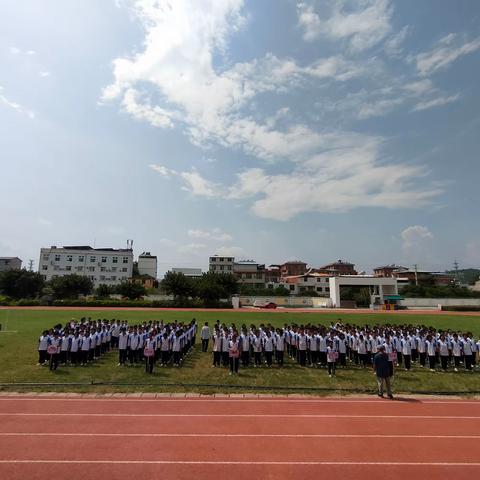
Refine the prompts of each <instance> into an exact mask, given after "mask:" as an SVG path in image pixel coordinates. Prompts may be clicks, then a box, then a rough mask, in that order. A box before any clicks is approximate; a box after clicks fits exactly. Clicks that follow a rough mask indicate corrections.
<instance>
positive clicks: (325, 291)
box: [268, 272, 331, 297]
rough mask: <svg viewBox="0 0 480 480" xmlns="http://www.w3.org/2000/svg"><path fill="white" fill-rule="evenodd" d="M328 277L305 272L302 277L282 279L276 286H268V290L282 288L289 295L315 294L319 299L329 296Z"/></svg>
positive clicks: (323, 274)
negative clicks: (285, 289)
mask: <svg viewBox="0 0 480 480" xmlns="http://www.w3.org/2000/svg"><path fill="white" fill-rule="evenodd" d="M330 276H331V275H328V274H326V273H315V272H314V273H311V272H307V273H305V274H304V275H291V276H288V277H283V278H282V279H281V280H280V282H279V283H278V284H271V283H269V284H268V288H275V287H278V286H282V287H285V288H287V289H288V290H290V294H291V295H305V296H308V294H309V293H312V292H315V294H316V295H318V296H319V297H329V296H330V283H329V281H330Z"/></svg>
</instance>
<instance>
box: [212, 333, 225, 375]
mask: <svg viewBox="0 0 480 480" xmlns="http://www.w3.org/2000/svg"><path fill="white" fill-rule="evenodd" d="M222 343H223V342H222V335H221V333H220V330H219V329H218V328H216V329H215V333H214V334H213V365H212V367H219V366H220V360H221V357H222Z"/></svg>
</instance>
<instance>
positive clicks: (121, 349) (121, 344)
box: [112, 327, 128, 367]
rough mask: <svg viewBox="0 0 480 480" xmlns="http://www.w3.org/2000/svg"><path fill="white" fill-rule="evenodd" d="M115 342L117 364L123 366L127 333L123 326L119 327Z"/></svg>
mask: <svg viewBox="0 0 480 480" xmlns="http://www.w3.org/2000/svg"><path fill="white" fill-rule="evenodd" d="M112 338H113V337H112ZM115 344H116V346H117V347H118V366H119V367H121V366H123V367H124V366H125V365H126V363H127V347H128V333H127V331H126V328H125V327H121V328H120V332H119V333H118V336H117V338H116V339H115Z"/></svg>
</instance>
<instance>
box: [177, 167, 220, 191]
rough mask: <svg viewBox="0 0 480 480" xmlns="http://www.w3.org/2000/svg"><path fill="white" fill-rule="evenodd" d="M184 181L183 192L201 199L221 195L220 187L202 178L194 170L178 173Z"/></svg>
mask: <svg viewBox="0 0 480 480" xmlns="http://www.w3.org/2000/svg"><path fill="white" fill-rule="evenodd" d="M179 175H180V177H182V179H183V180H184V181H185V185H184V186H183V187H182V188H183V190H185V191H187V192H190V193H192V194H193V195H198V196H201V197H209V198H212V197H218V196H219V195H221V193H222V190H223V189H222V186H221V185H219V184H216V183H214V182H211V181H209V180H207V179H205V178H203V177H202V176H201V175H200V174H199V173H198V172H197V171H196V170H192V171H190V172H180V174H179Z"/></svg>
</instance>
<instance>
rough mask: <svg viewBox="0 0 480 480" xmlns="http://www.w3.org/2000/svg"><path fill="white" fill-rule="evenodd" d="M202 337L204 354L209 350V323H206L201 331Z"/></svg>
mask: <svg viewBox="0 0 480 480" xmlns="http://www.w3.org/2000/svg"><path fill="white" fill-rule="evenodd" d="M200 337H201V339H202V352H206V351H207V350H208V341H209V340H210V328H208V322H205V325H204V326H203V327H202V330H201V331H200Z"/></svg>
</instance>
